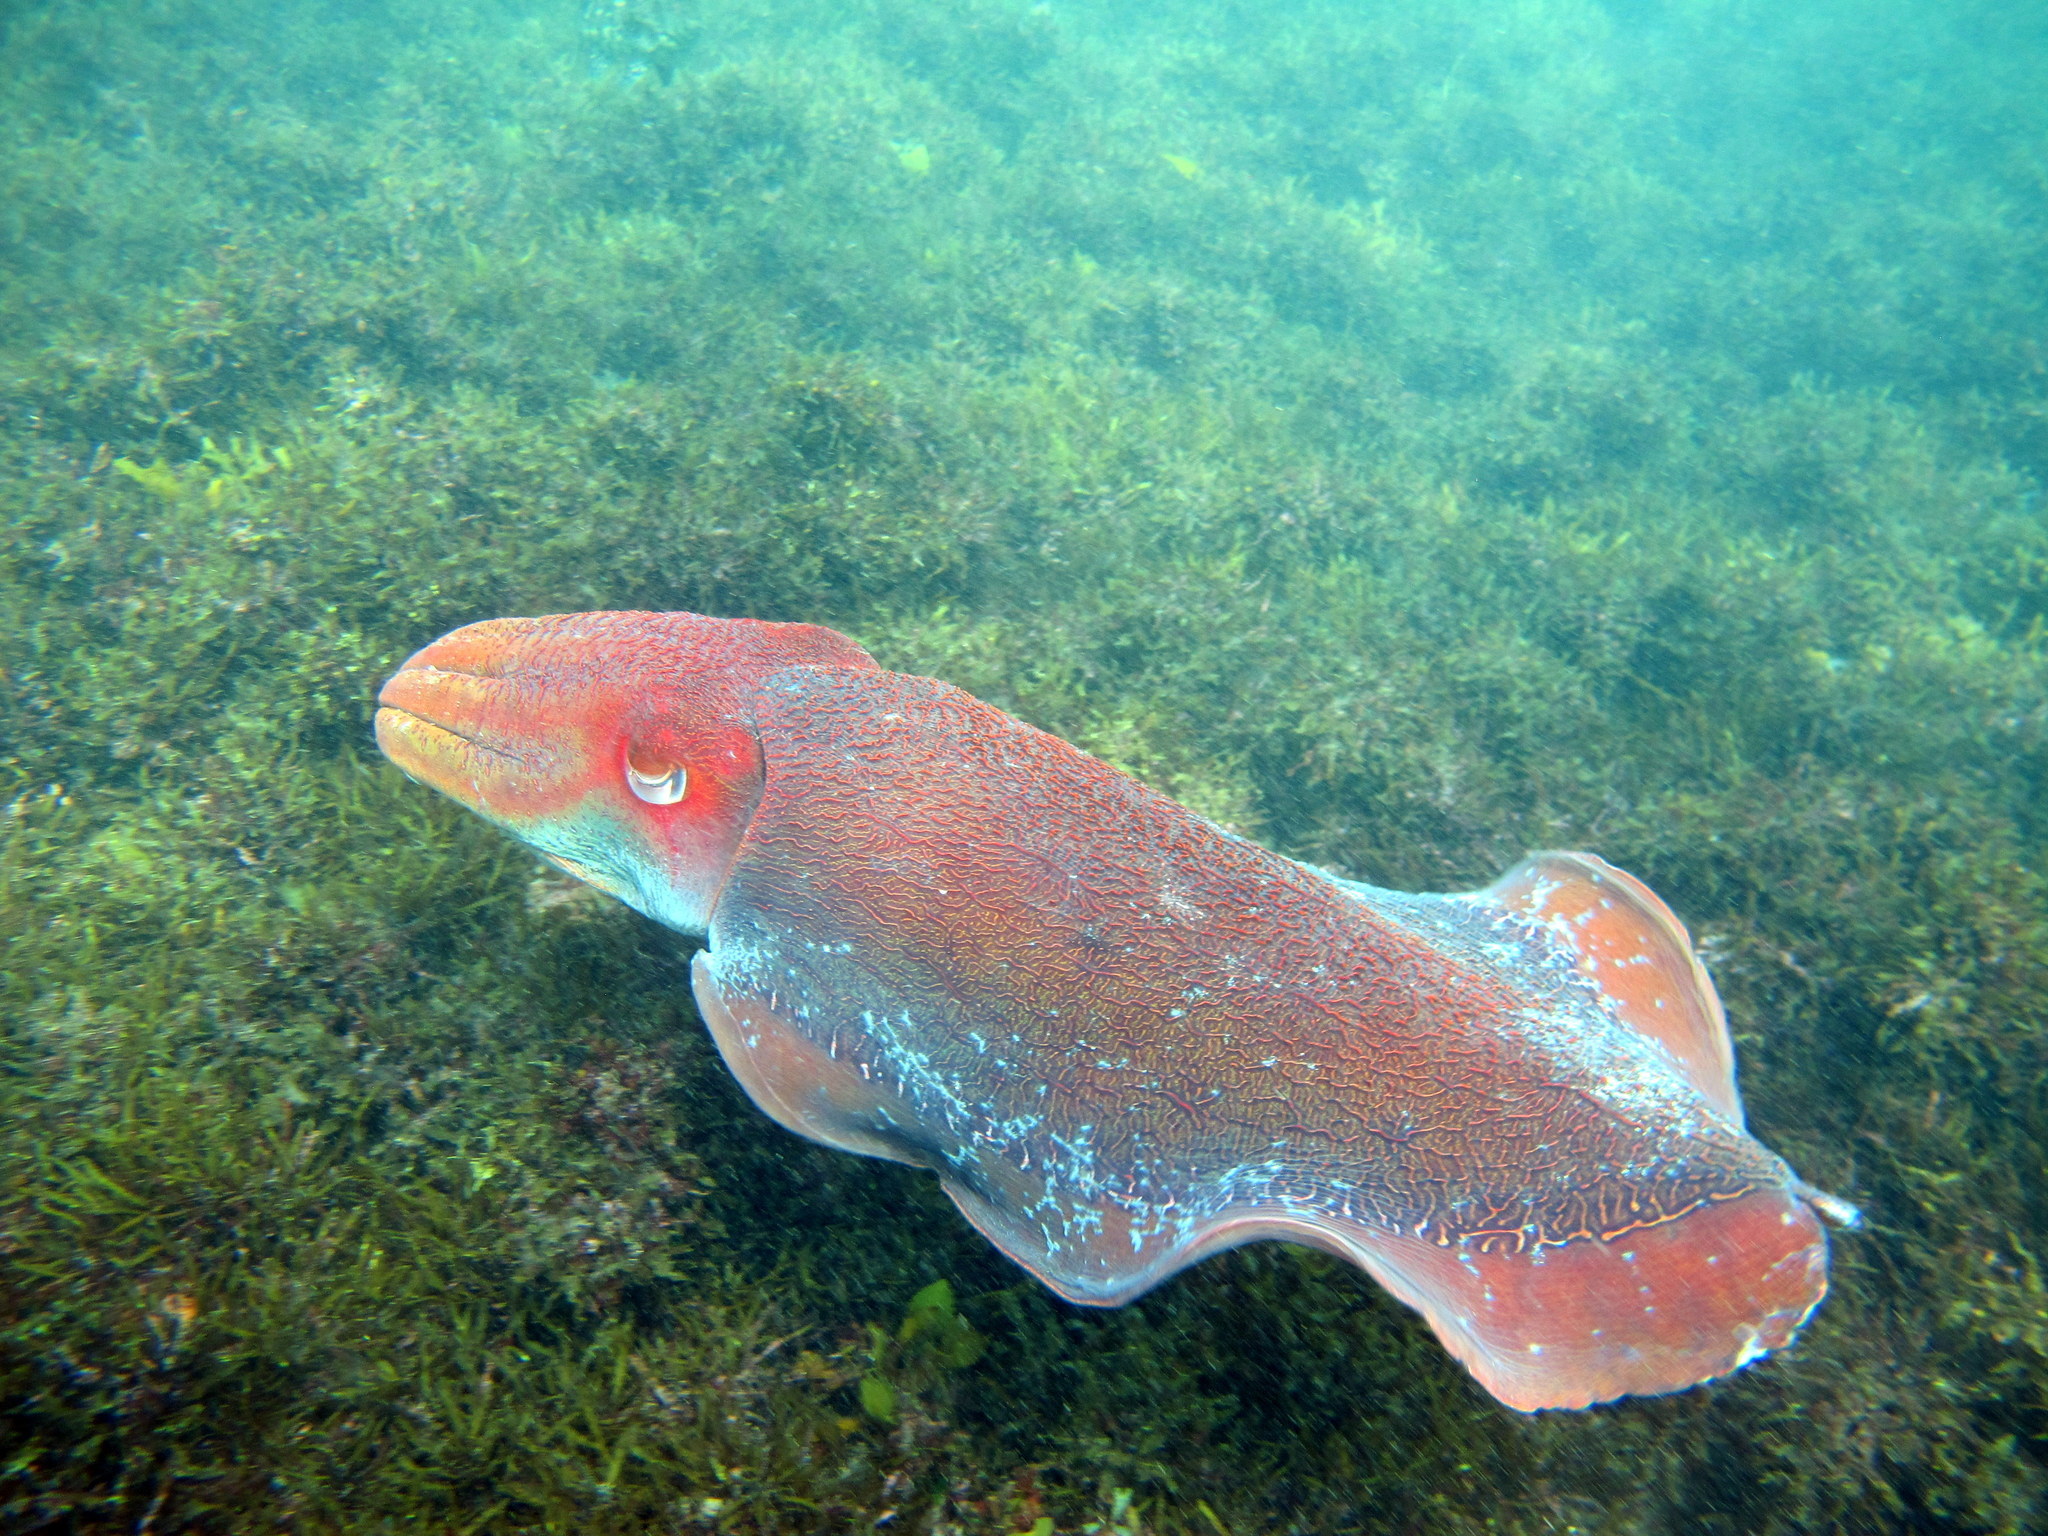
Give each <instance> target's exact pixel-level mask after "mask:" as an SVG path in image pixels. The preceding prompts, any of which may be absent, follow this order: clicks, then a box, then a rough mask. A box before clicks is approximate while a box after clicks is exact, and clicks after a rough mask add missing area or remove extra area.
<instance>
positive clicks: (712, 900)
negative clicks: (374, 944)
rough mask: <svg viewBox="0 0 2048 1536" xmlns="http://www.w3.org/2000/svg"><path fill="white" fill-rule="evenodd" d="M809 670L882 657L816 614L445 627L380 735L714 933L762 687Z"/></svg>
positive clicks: (688, 927)
mask: <svg viewBox="0 0 2048 1536" xmlns="http://www.w3.org/2000/svg"><path fill="white" fill-rule="evenodd" d="M792 666H830V667H852V668H857V669H859V670H863V671H872V670H874V667H875V663H874V662H873V660H872V659H870V658H869V656H868V654H867V653H866V652H865V651H863V650H862V649H861V648H860V647H859V646H858V645H856V644H854V643H853V641H851V640H849V639H847V638H846V637H845V636H844V635H840V634H837V633H835V632H834V631H832V630H829V629H819V628H816V627H814V626H812V625H808V624H766V623H761V622H759V621H757V620H753V619H712V618H704V617H701V616H699V615H697V614H691V613H572V614H556V615H553V616H550V617H547V618H539V619H491V620H488V621H486V622H484V623H481V624H470V625H467V626H465V627H464V628H461V629H458V630H455V631H453V632H452V633H450V634H447V635H444V636H442V637H441V638H440V639H439V640H436V641H435V642H434V643H433V644H432V645H429V646H427V647H426V648H425V649H424V650H422V651H419V652H416V653H415V654H414V655H413V656H412V657H411V659H410V660H408V661H407V662H406V663H405V665H404V666H403V667H401V668H399V670H398V672H397V673H396V674H395V675H394V676H393V677H392V678H391V680H390V681H389V682H387V683H385V685H384V687H383V690H382V691H381V692H380V693H379V694H378V696H377V703H378V705H379V708H378V710H377V745H378V746H380V747H381V748H383V750H384V755H385V756H386V757H388V758H390V759H391V761H392V762H394V763H396V764H397V765H398V766H399V767H400V768H402V769H403V770H404V771H405V772H406V773H407V774H408V775H410V776H411V777H412V778H415V779H417V780H419V781H420V782H421V783H423V784H427V785H430V786H432V787H433V788H435V789H438V790H440V791H441V793H443V794H444V795H447V796H449V797H450V798H451V799H454V800H457V801H460V802H461V803H462V804H463V805H466V806H468V807H469V808H470V809H471V810H472V811H475V812H476V813H477V814H478V815H479V816H481V817H483V818H484V819H485V820H486V821H489V822H492V823H495V824H496V825H497V826H499V827H502V828H503V829H504V830H505V831H507V832H509V833H511V834H512V835H513V836H514V837H517V838H519V839H520V840H521V841H523V842H525V843H528V844H530V845H531V846H532V847H533V848H534V849H535V850H536V851H537V852H539V853H540V854H541V855H542V856H543V857H544V858H547V859H549V860H550V861H552V862H553V863H555V864H556V865H558V866H560V867H561V868H562V869H564V870H566V871H568V872H569V873H570V874H572V875H574V876H576V877H577V878H578V879H581V880H587V881H588V882H590V884H592V885H594V886H596V887H597V888H598V889H599V890H602V891H605V892H608V893H609V894H611V895H613V896H616V897H618V898H619V900H621V901H623V902H625V903H626V904H627V905H628V906H630V907H633V908H635V909H637V910H639V911H641V912H644V913H646V914H647V915H648V916H649V917H651V918H654V919H655V920H656V921H657V922H661V923H665V924H667V925H668V926H669V927H671V928H676V929H680V930H682V931H684V932H686V933H701V932H703V931H704V930H705V929H706V928H707V927H708V925H709V923H710V919H711V912H712V909H713V907H715V906H716V904H717V901H718V893H719V892H720V890H721V889H723V887H724V884H725V880H726V876H727V874H728V873H729V871H730V870H731V867H732V862H733V859H734V857H735V855H736V854H737V852H738V850H739V846H740V843H741V841H742V839H744V837H745V836H746V829H747V823H748V821H749V820H750V819H751V817H752V816H753V813H754V807H755V806H756V805H757V804H758V803H759V802H760V798H761V790H762V785H763V783H764V782H765V771H766V770H765V767H764V765H763V763H762V760H761V749H760V746H759V744H758V742H757V740H756V738H755V735H754V731H753V729H752V726H751V724H750V723H749V721H750V708H751V701H752V697H753V695H754V693H755V691H756V690H757V689H758V688H759V686H760V684H761V682H762V680H764V679H765V678H767V677H769V676H771V675H772V674H774V673H776V672H779V671H782V670H784V669H786V668H788V667H792Z"/></svg>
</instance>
